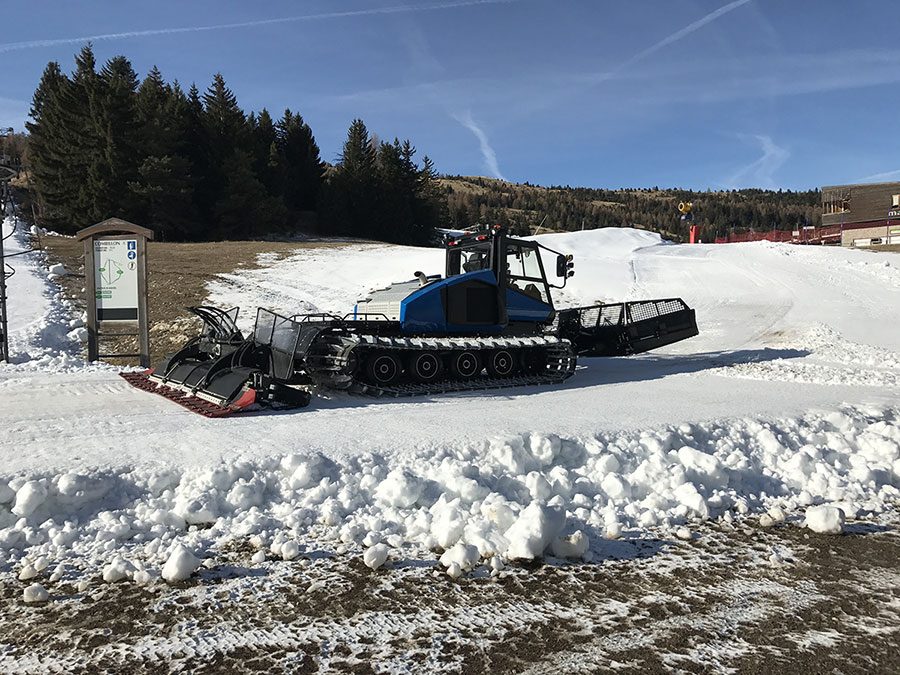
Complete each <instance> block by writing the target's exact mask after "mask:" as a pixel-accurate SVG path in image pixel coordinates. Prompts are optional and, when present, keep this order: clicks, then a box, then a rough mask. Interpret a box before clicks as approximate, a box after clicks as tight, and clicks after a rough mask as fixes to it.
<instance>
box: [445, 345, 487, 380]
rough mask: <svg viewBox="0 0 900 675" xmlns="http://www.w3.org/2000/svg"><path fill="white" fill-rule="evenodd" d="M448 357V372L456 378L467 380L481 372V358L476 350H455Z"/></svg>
mask: <svg viewBox="0 0 900 675" xmlns="http://www.w3.org/2000/svg"><path fill="white" fill-rule="evenodd" d="M449 358H450V372H451V373H453V377H454V378H456V379H458V380H469V379H471V378H473V377H475V376H476V375H478V373H480V372H481V358H480V357H479V356H478V353H477V352H470V351H465V352H455V353H453V354H450V357H449Z"/></svg>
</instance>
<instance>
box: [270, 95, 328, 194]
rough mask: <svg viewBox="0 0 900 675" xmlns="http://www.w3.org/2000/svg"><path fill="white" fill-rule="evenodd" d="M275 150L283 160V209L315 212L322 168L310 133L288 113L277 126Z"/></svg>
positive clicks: (307, 126)
mask: <svg viewBox="0 0 900 675" xmlns="http://www.w3.org/2000/svg"><path fill="white" fill-rule="evenodd" d="M278 147H279V150H280V153H281V156H282V158H283V168H284V176H283V180H284V202H285V205H286V206H287V207H288V208H289V209H292V210H295V211H313V210H315V209H316V207H317V206H318V203H319V193H320V192H321V189H322V182H323V179H324V175H325V164H324V162H322V158H321V156H320V154H319V146H318V145H317V144H316V139H315V137H314V136H313V132H312V129H310V127H309V125H308V124H306V122H304V121H303V118H302V117H301V116H300V115H297V114H294V113H292V112H291V111H290V109H288V110H285V111H284V116H283V117H282V118H281V120H280V121H279V123H278Z"/></svg>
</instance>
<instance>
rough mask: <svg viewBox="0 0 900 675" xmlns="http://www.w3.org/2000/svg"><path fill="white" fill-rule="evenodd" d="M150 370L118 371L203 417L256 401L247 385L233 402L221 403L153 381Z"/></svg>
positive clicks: (136, 384)
mask: <svg viewBox="0 0 900 675" xmlns="http://www.w3.org/2000/svg"><path fill="white" fill-rule="evenodd" d="M151 372H152V371H145V372H142V373H139V372H131V373H120V375H121V376H122V377H123V378H124V379H125V380H126V381H127V382H128V383H129V384H130V385H131V386H133V387H137V388H138V389H142V390H144V391H149V392H152V393H154V394H159V395H160V396H164V397H165V398H167V399H169V400H170V401H174V402H175V403H177V404H178V405H181V406H184V407H185V408H187V409H188V410H190V411H191V412H195V413H198V414H200V415H203V416H204V417H225V416H226V415H231V414H232V413H236V412H240V411H242V410H246V409H247V408H250V407H251V406H253V405H254V404H255V403H256V391H255V390H254V389H251V388H249V387H248V388H246V389H245V390H244V391H243V392H242V393H241V395H240V396H238V397H237V398H236V399H235V400H234V401H233V402H231V403H229V404H227V405H223V404H222V403H217V402H215V401H211V400H209V399H207V398H201V397H200V396H195V395H194V394H192V393H190V392H188V391H184V390H183V389H181V388H178V387H171V386H168V385H165V384H161V383H159V382H154V381H153V380H152V379H151V378H150V375H151Z"/></svg>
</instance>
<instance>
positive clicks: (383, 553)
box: [363, 544, 389, 570]
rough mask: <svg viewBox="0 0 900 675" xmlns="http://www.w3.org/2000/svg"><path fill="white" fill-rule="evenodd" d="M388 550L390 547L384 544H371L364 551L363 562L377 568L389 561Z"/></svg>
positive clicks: (374, 568) (371, 567) (367, 565)
mask: <svg viewBox="0 0 900 675" xmlns="http://www.w3.org/2000/svg"><path fill="white" fill-rule="evenodd" d="M388 551H389V549H388V547H387V546H385V545H384V544H375V545H374V546H369V548H367V549H366V551H365V553H363V563H365V565H366V567H369V568H370V569H373V570H377V569H378V568H379V567H381V566H382V565H384V563H385V562H386V561H387V559H388Z"/></svg>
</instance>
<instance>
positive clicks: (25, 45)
mask: <svg viewBox="0 0 900 675" xmlns="http://www.w3.org/2000/svg"><path fill="white" fill-rule="evenodd" d="M518 1H519V0H453V1H451V2H442V3H439V4H434V5H394V6H391V7H373V8H370V9H355V10H347V11H343V12H323V13H321V14H302V15H299V16H283V17H278V18H274V19H258V20H255V21H240V22H238V23H220V24H214V25H211V26H185V27H182V28H156V29H151V30H133V31H126V32H123V33H103V34H100V35H84V36H81V37H72V38H56V39H50V40H27V41H25V42H7V43H6V44H0V54H3V53H6V52H13V51H19V50H22V49H37V48H39V47H53V46H56V45H69V44H81V43H84V42H98V41H101V40H125V39H127V38H134V37H147V36H150V35H174V34H176V33H198V32H203V31H212V30H227V29H230V28H251V27H254V26H268V25H271V24H279V23H295V22H300V21H322V20H326V19H345V18H350V17H355V16H373V15H377V14H403V13H407V12H425V11H429V10H439V9H453V8H456V7H473V6H477V5H499V4H509V3H513V2H518Z"/></svg>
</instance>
